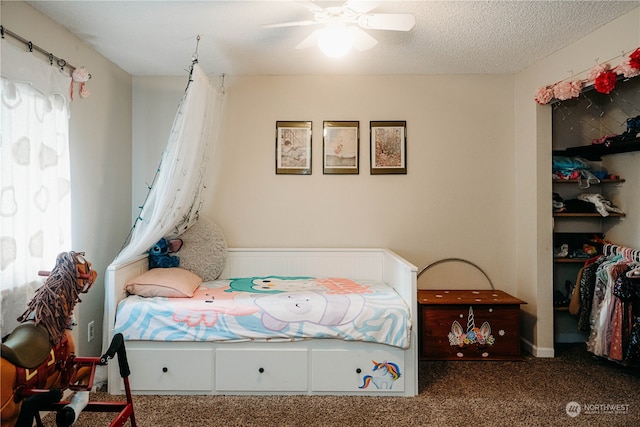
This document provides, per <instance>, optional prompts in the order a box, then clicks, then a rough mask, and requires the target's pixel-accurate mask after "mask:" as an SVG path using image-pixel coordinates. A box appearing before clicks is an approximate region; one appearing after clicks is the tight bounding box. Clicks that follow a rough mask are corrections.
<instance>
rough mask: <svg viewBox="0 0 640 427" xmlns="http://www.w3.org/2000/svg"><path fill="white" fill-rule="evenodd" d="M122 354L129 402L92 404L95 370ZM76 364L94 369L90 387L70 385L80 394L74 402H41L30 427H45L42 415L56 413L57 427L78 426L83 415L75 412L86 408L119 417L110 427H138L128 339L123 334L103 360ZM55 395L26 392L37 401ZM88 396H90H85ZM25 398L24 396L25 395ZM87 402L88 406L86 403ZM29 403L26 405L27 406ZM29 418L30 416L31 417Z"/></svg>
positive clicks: (80, 360)
mask: <svg viewBox="0 0 640 427" xmlns="http://www.w3.org/2000/svg"><path fill="white" fill-rule="evenodd" d="M116 353H117V354H118V366H119V368H120V376H121V377H122V380H123V382H124V388H125V394H126V401H124V402H90V401H88V399H89V396H88V393H89V390H91V388H93V379H94V375H95V369H96V366H97V365H100V366H105V365H107V363H108V361H109V359H112V358H113V356H114V355H115V354H116ZM73 363H75V364H77V365H78V367H89V368H90V369H91V374H90V379H89V382H88V383H87V384H86V385H82V386H79V385H73V378H72V380H71V381H72V382H71V383H70V385H69V389H71V390H76V391H78V392H79V393H76V395H75V396H74V397H73V398H72V399H71V400H70V401H60V397H58V399H57V400H48V401H46V400H45V401H41V402H39V403H36V404H34V405H33V413H32V418H30V419H28V420H27V424H25V425H26V426H28V427H31V425H32V423H33V418H35V420H36V425H37V426H38V427H44V425H43V424H42V420H41V418H40V412H43V411H46V412H56V413H57V414H56V425H58V426H70V425H72V424H74V423H75V421H76V420H77V417H78V415H79V414H76V411H75V409H74V407H75V406H77V405H82V406H84V405H86V406H84V408H83V409H81V410H82V412H113V413H117V415H116V417H115V419H114V420H113V421H112V422H111V423H110V424H109V427H120V426H123V425H124V424H125V423H126V422H127V420H131V427H136V426H137V424H136V420H135V415H134V412H133V398H132V394H131V388H130V387H129V375H130V373H131V372H130V370H129V363H128V362H127V355H126V350H125V347H124V339H123V338H122V334H116V335H115V336H114V337H113V340H112V341H111V346H110V347H109V350H107V352H106V353H105V354H104V355H103V356H102V357H75V358H74V359H73ZM51 392H55V390H51V391H50V390H29V391H26V393H27V394H31V397H30V398H28V399H27V400H26V402H28V401H29V399H33V398H35V397H38V396H46V395H47V394H48V393H51ZM81 393H86V394H81ZM23 394H24V392H23ZM83 400H84V402H83ZM26 402H25V403H26ZM23 412H25V404H24V403H23V406H22V411H21V413H20V416H21V417H22V416H23ZM27 417H29V414H27ZM16 427H21V426H20V423H17V424H16Z"/></svg>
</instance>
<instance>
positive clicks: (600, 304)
mask: <svg viewBox="0 0 640 427" xmlns="http://www.w3.org/2000/svg"><path fill="white" fill-rule="evenodd" d="M579 277H580V283H579V292H580V308H579V310H578V329H580V330H582V331H586V332H589V339H588V340H587V350H588V351H590V352H591V353H593V354H595V355H597V356H601V357H605V358H607V359H609V360H612V361H616V362H619V363H621V364H624V365H629V366H640V251H638V250H633V249H630V248H624V247H621V246H617V245H611V244H607V245H604V248H603V255H601V256H599V257H596V258H592V259H591V260H589V261H587V262H586V263H585V265H584V267H583V268H582V269H581V271H580V273H579Z"/></svg>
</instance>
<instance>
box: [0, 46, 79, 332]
mask: <svg viewBox="0 0 640 427" xmlns="http://www.w3.org/2000/svg"><path fill="white" fill-rule="evenodd" d="M1 47H2V70H1V73H0V74H1V85H2V86H1V91H2V93H1V100H2V105H1V107H0V108H1V109H0V115H1V117H2V125H1V128H0V129H1V142H0V166H1V167H0V177H1V181H0V306H1V307H0V311H1V313H2V316H1V318H2V320H1V323H0V330H1V334H2V336H4V335H6V334H7V333H9V332H11V330H12V329H13V328H14V327H15V326H17V325H18V322H17V320H16V318H17V317H18V316H19V315H20V314H22V312H24V310H25V309H26V306H27V303H28V302H29V300H30V299H31V298H32V297H33V293H34V291H35V289H36V288H37V287H38V286H39V285H40V284H41V283H42V279H41V278H39V277H38V270H49V269H51V268H52V267H53V266H54V265H55V261H56V256H57V255H58V254H59V253H60V252H62V251H65V250H70V249H71V248H70V247H69V245H70V243H71V196H70V182H69V176H70V165H69V99H68V94H69V89H70V85H71V77H70V76H69V74H68V73H65V72H62V71H61V70H60V69H58V68H56V67H52V66H51V65H50V64H49V63H48V62H47V61H46V60H43V59H42V58H37V57H34V54H32V53H29V52H25V51H23V50H21V49H19V48H17V47H16V46H13V45H11V44H10V43H9V42H8V41H6V40H2V44H1Z"/></svg>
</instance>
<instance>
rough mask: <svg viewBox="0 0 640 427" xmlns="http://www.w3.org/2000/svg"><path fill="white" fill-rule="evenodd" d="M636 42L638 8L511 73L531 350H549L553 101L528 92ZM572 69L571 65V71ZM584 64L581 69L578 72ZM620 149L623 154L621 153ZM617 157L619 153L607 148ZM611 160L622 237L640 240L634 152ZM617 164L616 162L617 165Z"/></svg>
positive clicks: (520, 260)
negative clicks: (624, 208)
mask: <svg viewBox="0 0 640 427" xmlns="http://www.w3.org/2000/svg"><path fill="white" fill-rule="evenodd" d="M638 46H640V8H639V9H635V10H633V11H631V12H629V13H628V14H626V15H624V16H622V17H620V18H618V19H616V20H615V21H613V22H611V23H609V24H608V25H605V26H603V27H602V28H600V29H598V30H597V31H594V32H593V33H591V34H589V35H588V36H586V37H584V38H583V39H581V40H579V41H577V42H576V43H574V44H572V45H570V46H568V47H567V48H565V49H562V50H559V51H558V52H556V53H554V54H553V55H550V56H549V57H547V58H545V59H544V60H542V61H539V62H538V63H536V64H534V65H533V66H531V67H528V68H527V69H526V70H524V71H522V72H520V73H518V75H516V80H515V141H516V147H515V149H516V162H515V166H516V170H517V171H518V173H517V180H518V181H517V190H518V191H517V198H516V204H515V206H516V214H517V230H518V231H517V242H518V244H517V248H518V253H517V271H518V274H517V282H518V296H519V297H520V298H523V299H525V300H526V301H527V302H529V304H528V305H526V306H524V310H525V316H524V325H523V326H524V327H523V334H524V336H525V339H527V340H528V341H529V342H530V343H531V346H532V350H533V351H534V353H535V354H537V355H540V356H550V355H553V304H552V300H553V297H552V292H553V289H552V271H553V267H552V260H553V255H552V253H553V248H552V221H551V219H552V218H551V211H552V209H551V193H552V191H551V179H550V173H551V106H538V105H537V104H536V103H535V102H534V101H533V94H534V93H535V91H536V90H537V89H538V88H539V87H540V86H543V85H547V84H553V83H555V82H557V81H559V80H562V79H565V78H569V77H570V76H571V75H573V74H580V75H579V76H578V77H580V78H584V77H585V75H586V71H588V70H589V69H591V67H593V65H595V64H596V62H604V61H607V60H609V59H610V58H617V57H619V56H620V54H621V52H623V51H624V52H628V51H632V50H633V49H636V48H637V47H638ZM570 70H573V72H572V71H570ZM583 70H584V73H583ZM620 156H622V155H620ZM612 157H619V156H612ZM620 158H621V159H624V160H612V161H616V162H617V164H616V165H615V166H614V165H612V166H611V167H610V169H611V170H616V171H618V173H620V174H622V175H623V176H624V177H625V178H626V179H627V182H626V183H625V185H624V188H625V190H624V191H625V192H626V196H625V198H626V197H628V199H627V203H628V204H629V205H628V207H629V209H631V210H628V213H629V214H630V215H628V218H627V219H625V220H624V225H625V227H627V228H626V229H625V232H624V236H626V237H624V238H623V236H621V235H614V234H613V233H611V234H610V235H609V236H608V237H611V238H620V241H621V243H622V242H624V244H628V245H632V246H633V247H640V239H638V238H633V237H631V236H636V237H638V236H640V222H639V221H638V219H637V218H638V215H637V212H638V211H637V210H636V214H635V215H633V208H634V207H635V209H637V208H638V203H640V201H639V198H640V196H638V190H637V189H638V188H639V185H640V181H638V167H637V159H638V157H637V154H632V155H624V157H620ZM618 166H619V167H620V169H619V168H618Z"/></svg>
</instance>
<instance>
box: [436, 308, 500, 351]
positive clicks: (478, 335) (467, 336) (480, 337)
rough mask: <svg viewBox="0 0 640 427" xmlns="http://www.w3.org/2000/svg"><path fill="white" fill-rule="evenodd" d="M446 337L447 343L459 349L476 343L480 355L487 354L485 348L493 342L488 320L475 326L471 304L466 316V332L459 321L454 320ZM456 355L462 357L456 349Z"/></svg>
mask: <svg viewBox="0 0 640 427" xmlns="http://www.w3.org/2000/svg"><path fill="white" fill-rule="evenodd" d="M461 316H462V315H461ZM447 338H449V345H451V346H454V347H458V349H459V350H462V349H465V348H467V347H468V346H470V345H473V344H475V345H477V349H478V351H479V352H482V357H488V356H489V353H488V352H487V351H485V350H486V349H487V348H488V347H489V346H492V345H493V344H494V343H495V338H494V337H493V335H491V325H490V324H489V322H484V323H483V324H482V326H480V327H479V328H478V327H476V322H475V316H474V315H473V307H471V306H469V315H468V316H467V332H466V333H465V332H464V329H463V328H462V325H461V324H460V322H458V321H457V320H454V321H453V323H452V324H451V332H449V335H448V336H447ZM457 356H458V357H464V353H463V352H462V351H458V353H457Z"/></svg>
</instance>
